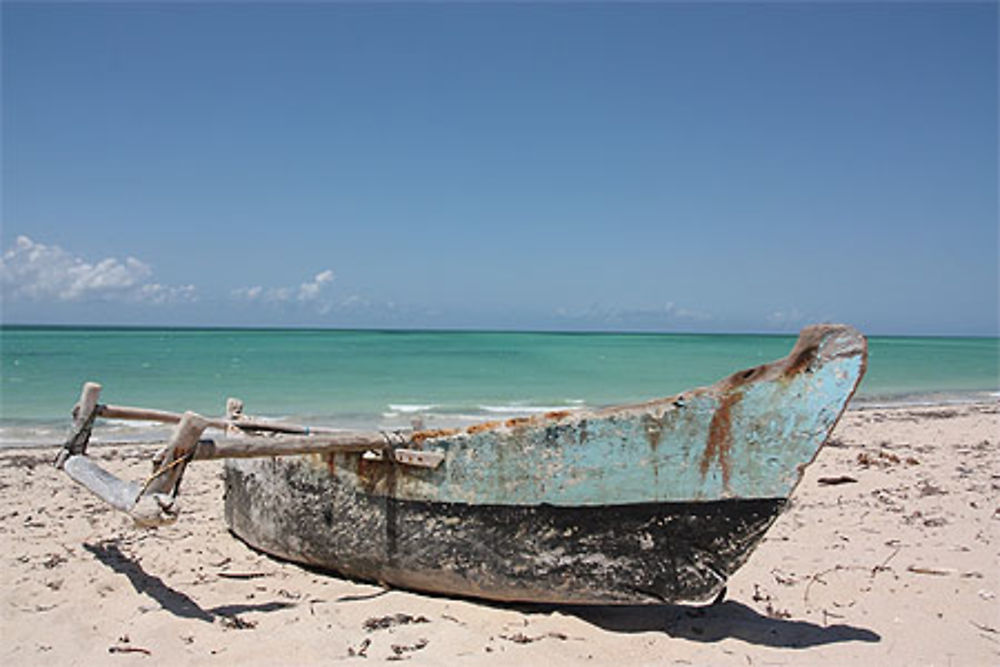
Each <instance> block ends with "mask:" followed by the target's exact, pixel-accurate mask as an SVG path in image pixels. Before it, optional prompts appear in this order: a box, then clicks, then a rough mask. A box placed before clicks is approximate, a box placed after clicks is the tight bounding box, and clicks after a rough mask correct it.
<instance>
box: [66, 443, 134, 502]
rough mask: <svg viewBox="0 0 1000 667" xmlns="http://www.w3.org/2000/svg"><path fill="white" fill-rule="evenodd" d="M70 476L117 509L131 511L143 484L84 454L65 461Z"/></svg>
mask: <svg viewBox="0 0 1000 667" xmlns="http://www.w3.org/2000/svg"><path fill="white" fill-rule="evenodd" d="M63 470H65V471H66V474H67V475H69V476H70V478H71V479H72V480H73V481H75V482H77V483H78V484H80V485H82V486H84V487H86V488H87V490H89V491H90V492H91V493H93V494H94V495H95V496H97V497H98V498H100V499H101V500H103V501H104V502H106V503H108V504H109V505H111V506H112V507H114V508H115V509H117V510H121V511H122V512H129V511H131V510H132V508H133V507H134V506H135V501H136V499H137V498H138V497H139V493H140V491H141V490H142V487H141V485H139V484H137V483H135V482H129V481H126V480H123V479H119V478H118V477H115V476H114V475H112V474H111V473H110V472H108V471H107V470H105V469H104V468H102V467H101V466H99V465H97V463H95V462H94V460H93V459H91V458H89V457H87V456H83V455H72V456H70V457H69V458H67V459H66V461H65V462H64V463H63Z"/></svg>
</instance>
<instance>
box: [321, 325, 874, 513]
mask: <svg viewBox="0 0 1000 667" xmlns="http://www.w3.org/2000/svg"><path fill="white" fill-rule="evenodd" d="M807 332H808V334H809V336H811V338H809V339H808V340H812V339H815V340H816V345H815V351H814V352H813V350H812V348H807V347H806V345H805V343H804V342H803V341H806V340H807ZM796 352H798V353H799V354H798V356H796ZM806 353H808V354H814V359H813V360H812V361H810V362H809V363H808V365H803V363H804V362H803V359H809V357H808V354H806ZM803 354H806V356H803ZM865 364H866V345H865V341H864V338H863V337H862V336H861V335H860V334H859V333H858V332H857V331H855V330H854V329H851V328H850V327H842V326H833V325H829V326H823V327H813V328H810V329H807V330H805V331H803V335H802V337H800V340H799V343H798V344H797V346H796V348H795V350H793V353H792V354H790V355H789V356H788V357H787V358H786V359H784V360H782V361H779V362H775V363H774V364H769V365H768V366H765V367H761V368H759V369H752V370H753V371H755V373H751V371H747V372H746V373H744V374H742V375H741V374H737V375H735V376H733V377H732V378H727V379H726V380H723V381H721V382H720V383H718V384H716V385H713V386H712V387H709V388H706V389H699V390H695V391H692V392H688V393H686V394H683V395H681V396H680V397H677V398H669V399H662V400H660V401H654V402H650V403H647V404H643V405H640V406H631V407H624V408H620V409H617V410H604V411H597V412H593V413H577V414H574V415H572V416H569V417H564V418H562V419H559V420H558V421H555V420H549V421H544V420H543V421H537V420H535V421H529V422H528V423H527V424H523V425H515V426H513V427H498V428H493V429H488V430H481V431H478V432H474V433H469V432H463V433H459V434H455V435H450V436H446V437H439V438H433V439H428V440H426V441H425V442H424V443H423V445H424V446H425V447H426V448H429V449H435V450H438V451H441V452H443V453H444V454H445V457H446V458H445V462H444V464H443V465H441V466H440V467H439V468H437V469H434V470H430V469H406V471H405V472H402V473H400V474H398V475H396V478H395V480H394V482H393V484H392V487H391V488H390V487H389V486H388V485H381V486H378V487H376V491H375V492H377V493H389V494H392V495H394V496H395V497H397V498H400V499H403V500H426V501H440V502H458V503H469V504H492V505H539V504H551V505H560V506H591V505H618V504H628V503H642V502H682V501H692V500H695V501H712V500H720V499H726V498H784V497H787V496H788V495H789V494H790V493H791V491H792V490H793V488H794V487H795V484H796V483H797V482H798V480H799V478H800V476H801V469H802V467H803V466H805V465H806V464H808V463H809V462H811V461H812V459H813V458H814V457H815V455H816V453H817V452H818V451H819V448H820V447H821V446H822V444H823V443H824V442H825V440H826V439H827V437H828V436H829V433H830V432H831V431H832V429H833V427H834V425H835V424H836V422H837V420H838V419H839V417H840V415H841V413H842V412H843V410H844V408H845V407H846V404H847V401H848V400H849V399H850V397H851V395H852V394H853V392H854V389H855V388H856V387H857V384H858V382H859V381H860V379H861V376H862V375H863V373H864V370H865ZM800 366H801V367H800ZM744 377H748V378H751V379H749V380H747V381H745V382H744V381H742V378H744ZM734 378H735V379H734ZM713 420H715V421H714V423H715V426H714V427H713ZM357 461H358V455H356V454H339V455H337V456H336V459H335V465H334V466H330V468H328V469H327V468H324V470H323V472H324V473H325V474H331V473H329V472H327V470H332V471H333V472H332V474H336V475H338V476H340V477H341V478H342V480H341V481H342V482H344V483H346V484H357V482H358V480H357V478H356V476H357V471H358V463H357ZM386 465H388V464H386ZM317 469H318V468H317Z"/></svg>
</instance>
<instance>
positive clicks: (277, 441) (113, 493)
mask: <svg viewBox="0 0 1000 667" xmlns="http://www.w3.org/2000/svg"><path fill="white" fill-rule="evenodd" d="M100 393H101V385H99V384H97V383H96V382H87V383H85V384H84V385H83V390H82V391H81V392H80V400H79V401H77V403H76V406H75V407H74V408H73V429H72V431H71V432H70V435H69V437H68V438H67V440H66V443H65V444H64V445H63V448H62V450H61V451H60V452H59V456H58V457H57V458H56V461H55V466H56V467H57V468H60V469H62V470H63V471H65V472H66V474H67V475H69V476H70V478H72V479H73V480H74V481H75V482H77V483H79V484H81V485H83V486H84V487H86V488H87V489H88V490H89V491H91V492H92V493H93V494H95V495H96V496H98V497H99V498H101V499H102V500H104V501H105V502H107V503H108V504H109V505H111V506H112V507H114V508H115V509H118V510H120V511H122V512H125V513H126V514H128V515H129V516H131V517H132V518H133V519H134V520H135V522H136V523H137V524H139V525H141V526H147V527H152V526H159V525H163V524H167V523H172V522H173V521H175V520H176V519H177V514H178V511H179V504H178V500H177V494H178V492H179V490H180V482H181V477H182V476H183V475H184V470H185V468H186V467H187V464H188V463H190V462H191V461H204V460H211V459H225V458H253V457H268V456H282V455H290V454H331V453H346V452H355V453H365V452H372V453H373V456H374V457H375V458H377V459H378V460H384V461H388V462H390V463H393V464H396V463H398V464H402V465H412V466H419V467H426V468H436V467H437V466H438V465H440V463H441V461H442V460H443V458H444V455H443V454H441V453H439V452H433V451H423V450H415V449H407V448H406V446H407V445H409V444H411V438H410V436H408V435H406V434H404V433H401V432H384V431H337V430H333V429H316V428H312V427H308V426H297V425H291V424H278V423H273V422H262V421H255V420H252V419H248V418H246V417H244V416H243V414H242V408H243V404H242V402H240V401H238V400H236V399H229V400H228V401H227V404H226V413H227V415H226V418H225V419H210V418H206V417H202V416H201V415H198V414H196V413H194V412H185V413H184V414H178V413H174V412H166V411H163V410H149V409H145V408H133V407H124V406H113V405H101V404H99V403H98V399H99V397H100ZM98 417H105V418H117V419H136V420H147V421H158V422H163V423H168V424H170V423H173V424H176V427H175V428H174V432H173V435H172V436H171V438H170V440H169V441H168V442H167V444H166V446H165V447H164V448H163V449H161V450H160V451H159V452H158V453H157V454H156V456H154V457H153V472H152V474H151V475H150V476H149V477H148V478H147V479H146V480H145V481H144V482H143V483H141V484H140V483H137V482H132V481H127V480H122V479H120V478H118V477H116V476H115V475H113V474H112V473H110V472H108V471H107V470H105V469H103V468H101V467H100V466H99V465H98V464H97V463H96V462H95V461H94V460H93V459H91V458H90V457H88V456H87V445H88V443H89V442H90V435H91V432H92V430H93V427H94V422H95V420H96V419H97V418H98ZM209 428H216V429H222V430H224V431H225V432H226V433H227V434H228V435H229V436H230V437H226V438H224V439H219V440H215V439H206V438H202V434H203V433H204V431H205V430H206V429H209ZM247 432H251V433H252V432H257V433H271V434H273V435H274V436H275V437H269V438H262V437H260V436H256V437H254V436H250V437H247V436H245V433H247Z"/></svg>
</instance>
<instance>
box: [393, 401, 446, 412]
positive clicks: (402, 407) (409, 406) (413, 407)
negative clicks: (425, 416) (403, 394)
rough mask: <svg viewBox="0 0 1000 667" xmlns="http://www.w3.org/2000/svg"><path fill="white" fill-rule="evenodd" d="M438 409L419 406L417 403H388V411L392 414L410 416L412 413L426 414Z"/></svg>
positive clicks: (434, 406)
mask: <svg viewBox="0 0 1000 667" xmlns="http://www.w3.org/2000/svg"><path fill="white" fill-rule="evenodd" d="M436 407H438V406H437V405H433V404H431V405H421V404H419V403H390V404H389V409H390V410H392V411H393V412H402V413H405V414H410V413H413V412H427V411H428V410H433V409H434V408H436Z"/></svg>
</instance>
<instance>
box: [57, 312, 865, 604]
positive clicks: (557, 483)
mask: <svg viewBox="0 0 1000 667" xmlns="http://www.w3.org/2000/svg"><path fill="white" fill-rule="evenodd" d="M866 362H867V344H866V341H865V338H864V337H863V336H862V335H861V334H860V333H858V332H857V331H856V330H855V329H853V328H851V327H848V326H844V325H816V326H811V327H807V328H806V329H804V330H803V331H802V332H801V334H800V336H799V339H798V341H797V342H796V344H795V347H794V348H793V349H792V351H791V353H790V354H789V355H788V356H787V357H786V358H784V359H782V360H779V361H776V362H773V363H770V364H766V365H763V366H758V367H756V368H751V369H748V370H745V371H741V372H738V373H735V374H733V375H731V376H730V377H728V378H725V379H723V380H721V381H719V382H718V383H716V384H714V385H712V386H710V387H704V388H699V389H694V390H692V391H688V392H685V393H682V394H679V395H677V396H673V397H670V398H663V399H658V400H652V401H649V402H646V403H640V404H636V405H626V406H619V407H614V408H605V409H600V410H593V411H574V412H552V413H549V414H546V415H543V416H538V417H531V418H518V419H510V420H507V421H504V422H489V423H483V424H477V425H475V426H472V427H469V428H465V429H461V430H450V429H448V430H416V429H415V430H413V431H398V432H381V431H379V432H345V431H333V430H317V429H310V428H308V427H304V426H294V425H286V424H280V423H273V422H262V421H256V420H253V419H250V418H248V417H246V416H244V415H243V413H242V404H241V403H240V402H239V401H237V400H235V399H230V400H229V401H228V403H227V409H226V416H225V417H224V418H222V419H208V418H205V417H202V416H200V415H197V414H194V413H192V412H187V413H184V414H183V415H181V414H175V413H170V412H163V411H158V410H146V409H141V408H130V407H120V406H113V405H102V404H100V403H99V402H98V401H99V394H100V389H101V388H100V385H98V384H95V383H87V384H85V385H84V387H83V391H82V393H81V396H80V401H79V402H78V403H77V405H76V407H75V408H74V426H73V430H72V432H71V435H70V437H69V439H68V440H67V442H66V444H65V446H64V448H63V450H62V451H61V453H60V455H59V457H58V459H57V461H56V465H57V466H59V467H60V468H62V469H63V470H64V471H65V472H66V473H67V474H68V475H69V476H70V477H71V478H73V479H74V480H75V481H77V482H79V483H80V484H82V485H83V486H85V487H87V488H88V489H89V490H90V491H92V492H93V493H95V494H96V495H97V496H99V497H101V498H102V499H104V500H105V501H107V502H108V503H109V504H111V505H112V506H113V507H115V508H117V509H119V510H121V511H123V512H126V513H128V514H129V515H131V516H132V517H133V518H134V519H135V521H136V522H137V523H138V524H140V525H143V526H157V525H161V524H164V523H168V522H171V521H173V520H175V519H176V518H177V513H178V508H179V504H178V491H179V486H180V482H181V478H182V476H183V474H184V470H185V468H186V466H187V465H188V464H189V463H191V462H194V461H200V460H206V459H220V458H222V459H227V461H226V464H225V472H226V475H225V518H226V522H227V523H228V525H229V528H230V529H231V530H232V532H233V533H235V534H236V535H237V536H238V537H239V538H241V539H243V540H244V541H245V542H246V543H247V544H249V545H250V546H252V547H254V548H256V549H259V550H261V551H264V552H267V553H269V554H272V555H275V556H278V557H281V558H284V559H288V560H291V561H296V562H299V563H303V564H307V565H310V566H315V567H319V568H324V569H328V570H332V571H335V572H338V573H341V574H343V575H346V576H349V577H354V578H358V579H363V580H370V581H377V582H380V583H382V584H385V585H390V586H397V587H401V588H409V589H415V590H422V591H429V592H435V593H442V594H447V595H461V596H471V597H479V598H487V599H492V600H504V601H515V600H516V601H530V602H548V603H576V604H636V603H661V602H672V603H676V602H703V601H707V600H711V599H713V598H716V597H717V596H719V595H720V594H721V593H722V592H724V590H725V585H726V580H727V579H728V577H729V576H730V575H732V574H733V572H735V571H736V569H737V568H739V567H740V566H741V565H742V564H743V563H744V562H745V561H746V560H747V558H748V557H749V555H750V553H751V552H752V551H753V549H754V548H755V547H756V546H757V544H758V543H759V542H760V541H761V539H762V538H763V536H764V533H765V531H766V530H767V529H768V527H769V526H770V525H771V524H772V523H773V522H774V520H775V518H776V517H777V516H778V514H779V513H780V512H781V511H782V509H783V508H784V507H785V506H786V504H787V502H788V498H789V496H790V495H791V493H792V491H793V490H794V489H795V486H796V484H797V483H798V481H799V480H800V479H801V476H802V472H803V469H804V467H805V466H806V465H808V464H809V463H810V462H811V461H812V460H813V459H814V458H815V456H816V454H817V452H818V451H819V450H820V448H821V447H822V446H823V444H824V442H825V441H826V439H827V438H828V437H829V435H830V432H831V431H832V430H833V427H834V425H835V424H836V423H837V421H838V419H839V418H840V416H841V414H842V413H843V411H844V409H845V407H846V406H847V403H848V401H849V400H850V398H851V396H852V395H853V393H854V391H855V389H856V388H857V386H858V383H859V382H860V380H861V377H862V376H863V374H864V372H865V368H866ZM98 418H116V419H141V420H155V421H160V422H167V423H171V422H172V423H176V428H175V430H174V432H173V436H172V438H171V439H170V440H169V442H168V443H167V444H166V446H165V447H164V448H163V449H162V450H161V451H160V452H159V453H158V454H156V456H155V457H154V458H153V472H152V474H151V475H150V477H149V478H148V479H147V480H146V481H145V482H143V483H136V482H128V481H123V480H121V479H119V478H117V477H115V476H114V475H112V474H110V473H108V472H107V471H105V470H103V469H102V468H101V467H99V466H98V465H97V464H96V463H95V462H94V460H93V459H91V458H89V457H87V443H88V441H89V438H90V434H91V430H92V428H93V426H94V424H95V421H96V420H97V419H98ZM208 429H217V430H221V431H223V433H224V437H220V438H211V439H209V438H206V437H204V434H205V432H206V430H208Z"/></svg>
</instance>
